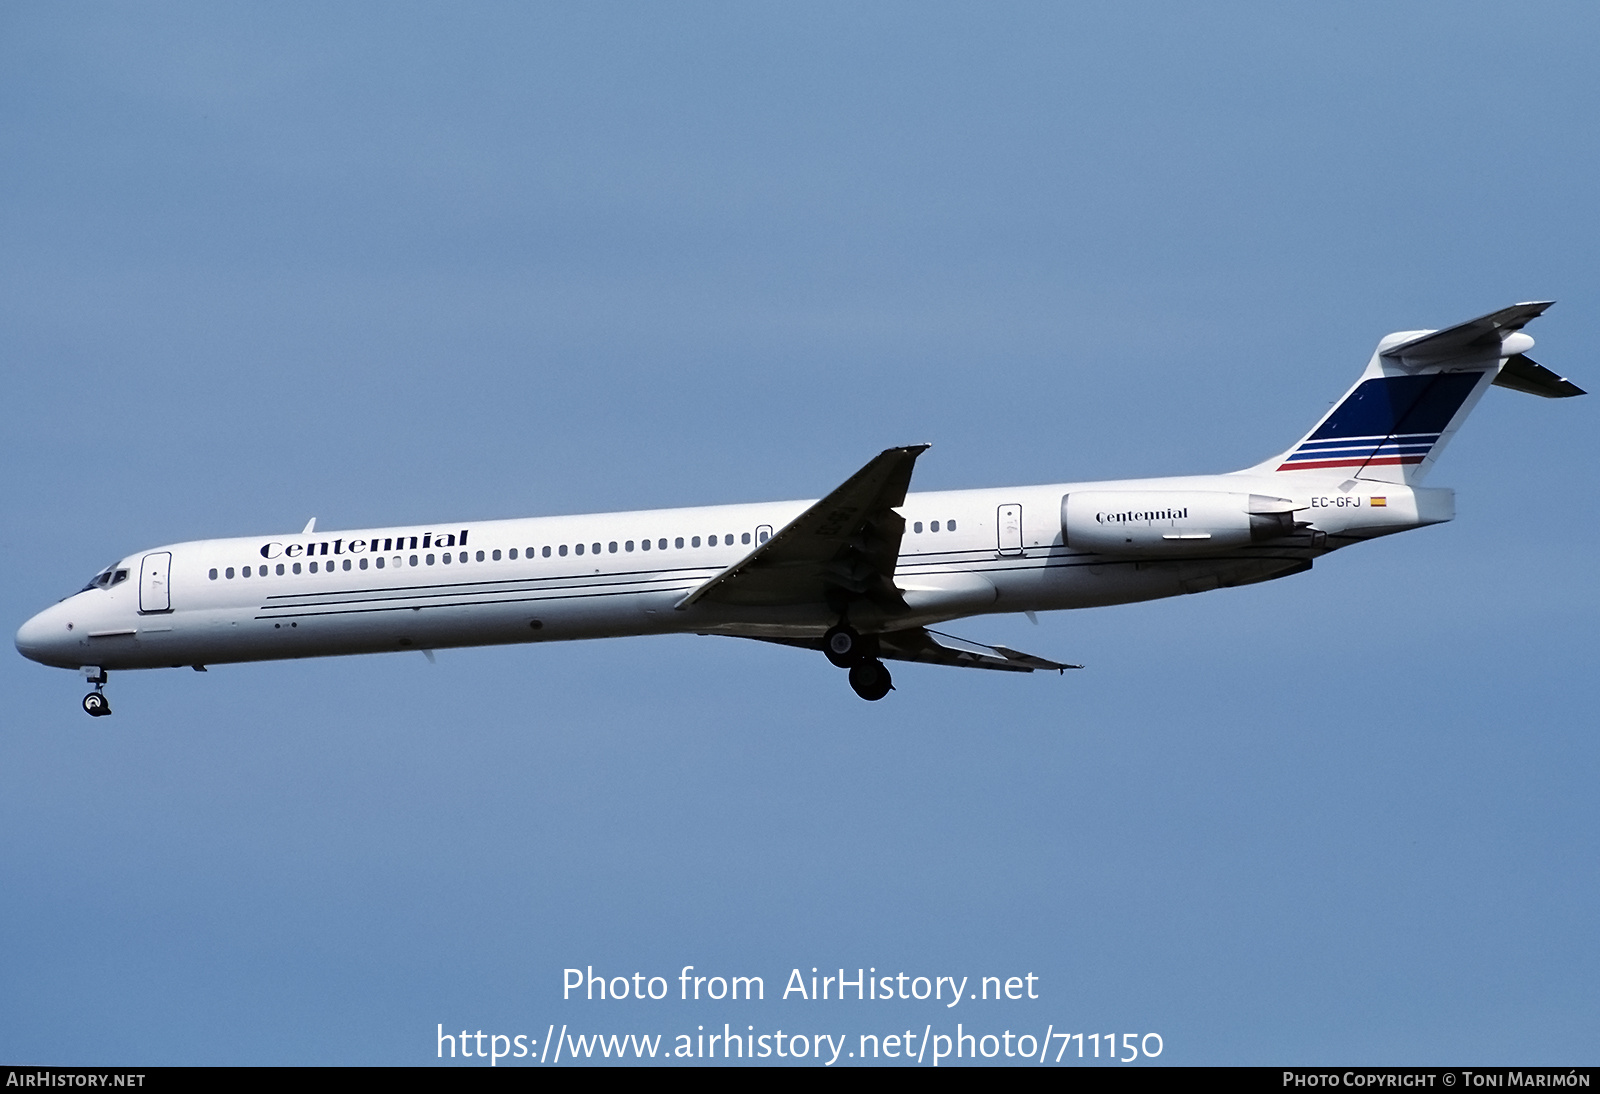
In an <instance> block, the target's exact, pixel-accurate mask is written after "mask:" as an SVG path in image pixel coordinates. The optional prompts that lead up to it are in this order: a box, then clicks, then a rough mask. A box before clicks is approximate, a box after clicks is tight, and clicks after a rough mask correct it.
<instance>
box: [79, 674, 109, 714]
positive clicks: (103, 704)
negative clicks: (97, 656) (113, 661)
mask: <svg viewBox="0 0 1600 1094" xmlns="http://www.w3.org/2000/svg"><path fill="white" fill-rule="evenodd" d="M83 676H84V679H86V680H88V681H89V683H91V684H93V685H94V690H93V691H91V692H90V693H89V694H88V695H85V696H84V697H83V712H84V713H85V714H87V715H89V716H90V717H92V718H104V717H105V716H106V715H107V714H110V713H111V701H110V700H108V699H107V698H106V693H105V686H106V670H105V669H102V668H98V667H96V666H92V665H86V666H84V669H83Z"/></svg>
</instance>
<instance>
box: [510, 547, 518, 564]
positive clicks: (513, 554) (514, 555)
mask: <svg viewBox="0 0 1600 1094" xmlns="http://www.w3.org/2000/svg"><path fill="white" fill-rule="evenodd" d="M516 560H517V549H516V548H515V547H513V548H511V561H512V562H515V561H516Z"/></svg>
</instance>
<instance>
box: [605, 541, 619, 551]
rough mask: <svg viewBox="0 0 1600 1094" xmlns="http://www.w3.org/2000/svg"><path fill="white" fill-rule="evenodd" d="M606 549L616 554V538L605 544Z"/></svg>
mask: <svg viewBox="0 0 1600 1094" xmlns="http://www.w3.org/2000/svg"><path fill="white" fill-rule="evenodd" d="M606 550H608V551H610V552H611V553H612V554H616V553H617V541H616V540H612V541H611V542H610V543H608V544H606Z"/></svg>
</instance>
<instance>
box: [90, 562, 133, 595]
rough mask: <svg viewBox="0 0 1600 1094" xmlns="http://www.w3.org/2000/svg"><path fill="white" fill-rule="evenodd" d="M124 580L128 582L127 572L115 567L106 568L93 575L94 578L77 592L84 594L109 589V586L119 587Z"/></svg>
mask: <svg viewBox="0 0 1600 1094" xmlns="http://www.w3.org/2000/svg"><path fill="white" fill-rule="evenodd" d="M126 580H128V571H127V570H119V569H117V568H116V567H115V566H107V567H106V568H105V569H104V570H101V571H100V572H99V573H97V574H95V575H94V577H93V578H92V579H90V581H89V584H87V585H85V586H84V587H83V588H81V589H79V590H78V591H79V592H80V593H86V592H88V591H89V590H90V589H109V588H111V586H113V585H120V584H122V583H123V582H124V581H126Z"/></svg>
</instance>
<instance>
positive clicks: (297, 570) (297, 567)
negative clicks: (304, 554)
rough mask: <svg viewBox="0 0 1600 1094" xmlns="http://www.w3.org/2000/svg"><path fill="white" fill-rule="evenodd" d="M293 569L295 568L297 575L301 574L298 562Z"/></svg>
mask: <svg viewBox="0 0 1600 1094" xmlns="http://www.w3.org/2000/svg"><path fill="white" fill-rule="evenodd" d="M292 568H293V570H294V572H295V573H299V572H300V564H299V563H298V562H296V563H295V564H294V566H293V567H292Z"/></svg>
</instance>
